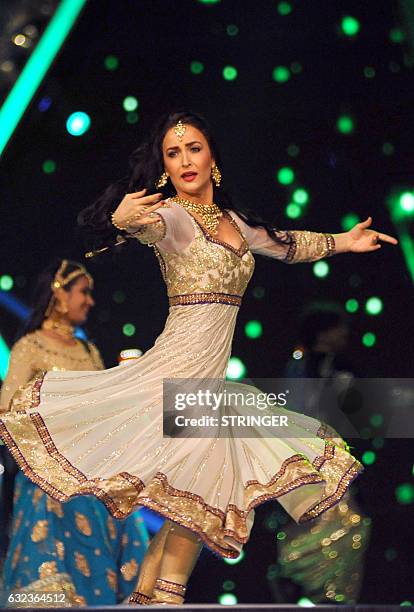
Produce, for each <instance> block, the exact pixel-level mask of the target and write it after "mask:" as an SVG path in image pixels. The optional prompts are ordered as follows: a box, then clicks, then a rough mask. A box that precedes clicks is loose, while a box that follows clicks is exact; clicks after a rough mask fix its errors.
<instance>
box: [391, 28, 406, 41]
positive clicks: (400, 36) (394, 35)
mask: <svg viewBox="0 0 414 612" xmlns="http://www.w3.org/2000/svg"><path fill="white" fill-rule="evenodd" d="M404 40H405V33H404V30H401V28H392V30H390V41H391V42H393V43H396V44H400V43H402V42H404Z"/></svg>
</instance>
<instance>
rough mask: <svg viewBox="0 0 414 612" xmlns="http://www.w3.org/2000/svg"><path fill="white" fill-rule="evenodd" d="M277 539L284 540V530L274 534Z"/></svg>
mask: <svg viewBox="0 0 414 612" xmlns="http://www.w3.org/2000/svg"><path fill="white" fill-rule="evenodd" d="M276 539H277V540H286V533H285V532H284V531H279V532H278V534H277V535H276Z"/></svg>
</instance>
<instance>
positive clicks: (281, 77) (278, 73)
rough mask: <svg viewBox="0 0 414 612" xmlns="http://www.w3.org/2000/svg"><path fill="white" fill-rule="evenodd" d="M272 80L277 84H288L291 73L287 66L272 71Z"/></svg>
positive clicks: (277, 67)
mask: <svg viewBox="0 0 414 612" xmlns="http://www.w3.org/2000/svg"><path fill="white" fill-rule="evenodd" d="M272 79H273V80H274V81H276V83H286V82H287V81H288V80H289V79H290V71H289V68H286V66H276V68H273V71H272Z"/></svg>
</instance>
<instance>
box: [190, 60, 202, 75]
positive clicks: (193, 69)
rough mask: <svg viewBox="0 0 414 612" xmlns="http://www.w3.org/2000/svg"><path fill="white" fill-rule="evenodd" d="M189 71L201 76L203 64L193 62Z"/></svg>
mask: <svg viewBox="0 0 414 612" xmlns="http://www.w3.org/2000/svg"><path fill="white" fill-rule="evenodd" d="M190 70H191V72H192V73H193V74H201V73H202V72H203V70H204V64H202V63H201V62H198V61H196V60H194V61H192V62H191V64H190Z"/></svg>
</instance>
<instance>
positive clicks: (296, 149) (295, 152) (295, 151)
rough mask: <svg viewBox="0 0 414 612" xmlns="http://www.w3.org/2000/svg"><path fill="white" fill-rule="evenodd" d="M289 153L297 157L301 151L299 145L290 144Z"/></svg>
mask: <svg viewBox="0 0 414 612" xmlns="http://www.w3.org/2000/svg"><path fill="white" fill-rule="evenodd" d="M287 153H288V155H289V156H290V157H297V156H298V155H299V153H300V148H299V147H298V145H295V144H290V145H289V146H288V148H287Z"/></svg>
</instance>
